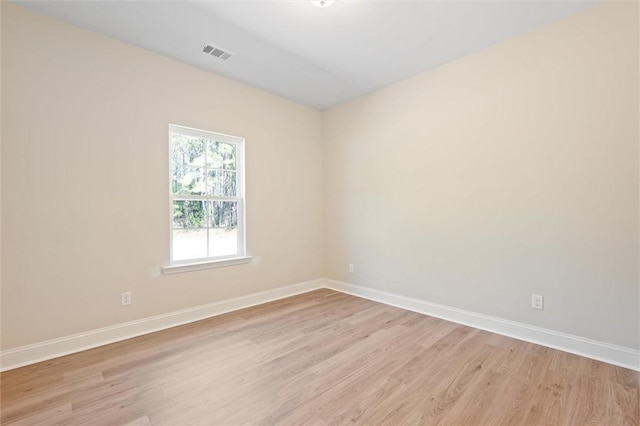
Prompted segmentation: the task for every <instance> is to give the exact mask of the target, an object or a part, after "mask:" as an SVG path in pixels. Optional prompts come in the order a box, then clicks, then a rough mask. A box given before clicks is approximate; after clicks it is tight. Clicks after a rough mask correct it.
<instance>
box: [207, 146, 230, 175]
mask: <svg viewBox="0 0 640 426" xmlns="http://www.w3.org/2000/svg"><path fill="white" fill-rule="evenodd" d="M207 167H209V168H212V169H225V170H235V169H236V145H235V144H233V143H226V142H218V141H214V140H210V141H208V143H207Z"/></svg>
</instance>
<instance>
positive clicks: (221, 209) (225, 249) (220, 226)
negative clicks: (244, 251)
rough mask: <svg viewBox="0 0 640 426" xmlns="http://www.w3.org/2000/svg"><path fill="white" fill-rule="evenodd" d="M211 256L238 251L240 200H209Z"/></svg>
mask: <svg viewBox="0 0 640 426" xmlns="http://www.w3.org/2000/svg"><path fill="white" fill-rule="evenodd" d="M209 209H210V213H209V226H210V228H209V256H210V257H216V256H228V255H233V254H236V253H238V202H237V201H211V202H209Z"/></svg>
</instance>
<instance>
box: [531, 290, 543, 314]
mask: <svg viewBox="0 0 640 426" xmlns="http://www.w3.org/2000/svg"><path fill="white" fill-rule="evenodd" d="M531 307H532V308H533V309H539V310H543V309H544V296H540V295H539V294H532V295H531Z"/></svg>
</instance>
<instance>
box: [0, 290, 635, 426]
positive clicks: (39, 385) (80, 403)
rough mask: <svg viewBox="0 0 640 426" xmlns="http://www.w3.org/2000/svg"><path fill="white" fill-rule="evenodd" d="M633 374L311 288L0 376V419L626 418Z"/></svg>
mask: <svg viewBox="0 0 640 426" xmlns="http://www.w3.org/2000/svg"><path fill="white" fill-rule="evenodd" d="M639 384H640V374H639V373H638V372H635V371H631V370H628V369H624V368H621V367H616V366H612V365H609V364H605V363H602V362H598V361H593V360H590V359H587V358H582V357H579V356H577V355H572V354H568V353H564V352H561V351H557V350H553V349H549V348H545V347H542V346H538V345H534V344H531V343H527V342H522V341H518V340H515V339H511V338H508V337H505V336H500V335H496V334H492V333H489V332H485V331H481V330H477V329H473V328H471V327H466V326H462V325H458V324H454V323H450V322H447V321H443V320H440V319H437V318H433V317H428V316H424V315H421V314H417V313H415V312H409V311H405V310H402V309H399V308H394V307H391V306H387V305H382V304H378V303H375V302H372V301H369V300H365V299H361V298H357V297H353V296H349V295H346V294H342V293H338V292H334V291H331V290H318V291H313V292H309V293H305V294H301V295H298V296H294V297H291V298H287V299H282V300H278V301H275V302H271V303H267V304H264V305H259V306H255V307H252V308H248V309H243V310H240V311H236V312H231V313H229V314H225V315H220V316H217V317H213V318H209V319H206V320H203V321H198V322H196V323H191V324H186V325H184V326H180V327H175V328H172V329H168V330H164V331H160V332H157V333H152V334H149V335H145V336H141V337H138V338H135V339H130V340H126V341H123V342H117V343H114V344H111V345H106V346H103V347H100V348H95V349H92V350H88V351H84V352H81V353H77V354H73V355H68V356H65V357H61V358H57V359H54V360H49V361H45V362H42V363H38V364H34V365H31V366H27V367H22V368H18V369H15V370H11V371H7V372H4V373H2V374H0V388H1V394H0V404H1V405H0V408H1V416H0V421H1V423H2V424H3V425H9V424H74V425H86V424H92V425H99V424H104V425H131V426H134V425H145V426H149V425H191V424H201V425H202V424H204V425H257V424H262V425H275V424H278V425H285V424H291V425H293V424H295V425H336V424H358V425H371V424H376V425H378V424H389V425H400V424H425V425H426V424H429V425H436V424H440V425H514V424H517V425H529V424H530V425H581V426H582V425H589V424H593V425H604V424H606V425H636V426H637V425H639V423H640V412H639V410H640V404H639V401H638V399H639V396H640V390H639Z"/></svg>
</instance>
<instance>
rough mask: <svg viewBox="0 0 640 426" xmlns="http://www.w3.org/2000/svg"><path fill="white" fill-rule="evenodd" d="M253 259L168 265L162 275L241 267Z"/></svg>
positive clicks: (243, 258) (244, 258)
mask: <svg viewBox="0 0 640 426" xmlns="http://www.w3.org/2000/svg"><path fill="white" fill-rule="evenodd" d="M251 259H253V257H251V256H243V257H234V258H231V259H222V260H207V261H205V262H196V263H185V264H182V265H170V266H164V267H163V268H162V273H163V274H165V275H166V274H179V273H181V272H191V271H201V270H203V269H212V268H223V267H225V266H231V265H241V264H243V263H249V262H251Z"/></svg>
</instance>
